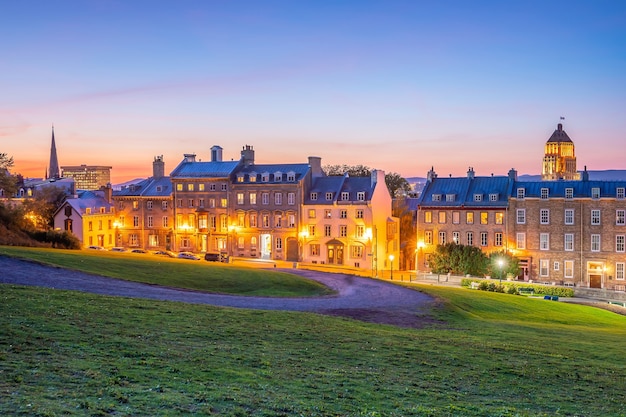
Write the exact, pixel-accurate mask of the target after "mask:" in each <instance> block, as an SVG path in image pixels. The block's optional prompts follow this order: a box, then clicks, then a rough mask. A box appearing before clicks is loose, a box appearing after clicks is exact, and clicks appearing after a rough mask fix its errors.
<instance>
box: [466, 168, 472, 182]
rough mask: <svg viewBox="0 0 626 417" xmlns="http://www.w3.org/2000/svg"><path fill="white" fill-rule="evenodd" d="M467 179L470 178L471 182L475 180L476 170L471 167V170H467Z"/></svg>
mask: <svg viewBox="0 0 626 417" xmlns="http://www.w3.org/2000/svg"><path fill="white" fill-rule="evenodd" d="M467 178H469V179H470V180H473V179H474V168H472V167H469V169H468V170H467Z"/></svg>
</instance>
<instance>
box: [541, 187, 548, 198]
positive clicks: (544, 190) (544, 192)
mask: <svg viewBox="0 0 626 417" xmlns="http://www.w3.org/2000/svg"><path fill="white" fill-rule="evenodd" d="M549 196H550V189H548V188H542V189H541V199H542V200H547V199H548V197H549Z"/></svg>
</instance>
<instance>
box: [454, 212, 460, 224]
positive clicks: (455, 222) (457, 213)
mask: <svg viewBox="0 0 626 417" xmlns="http://www.w3.org/2000/svg"><path fill="white" fill-rule="evenodd" d="M460 222H461V213H459V212H458V211H453V212H452V224H459V223H460Z"/></svg>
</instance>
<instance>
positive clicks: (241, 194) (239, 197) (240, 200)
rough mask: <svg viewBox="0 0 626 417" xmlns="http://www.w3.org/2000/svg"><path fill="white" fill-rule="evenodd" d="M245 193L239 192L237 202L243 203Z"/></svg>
mask: <svg viewBox="0 0 626 417" xmlns="http://www.w3.org/2000/svg"><path fill="white" fill-rule="evenodd" d="M243 196H244V194H243V193H237V204H243V201H244V200H243Z"/></svg>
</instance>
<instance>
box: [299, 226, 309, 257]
mask: <svg viewBox="0 0 626 417" xmlns="http://www.w3.org/2000/svg"><path fill="white" fill-rule="evenodd" d="M299 235H300V239H299V245H300V247H299V249H300V253H299V254H298V259H299V260H300V262H303V261H304V248H305V247H306V239H307V238H308V237H309V232H308V231H307V230H303V231H301V232H300V233H299Z"/></svg>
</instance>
